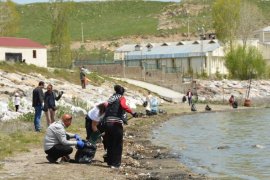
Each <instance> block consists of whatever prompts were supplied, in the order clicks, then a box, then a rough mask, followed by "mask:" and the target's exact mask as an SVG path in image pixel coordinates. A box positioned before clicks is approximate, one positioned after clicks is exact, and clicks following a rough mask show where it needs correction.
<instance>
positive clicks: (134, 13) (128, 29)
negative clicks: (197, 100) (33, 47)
mask: <svg viewBox="0 0 270 180" xmlns="http://www.w3.org/2000/svg"><path fill="white" fill-rule="evenodd" d="M250 1H253V0H250ZM186 2H187V3H192V4H194V5H196V4H199V5H202V4H204V5H207V4H212V3H213V0H204V1H201V0H192V1H190V0H188V1H186ZM253 2H254V1H253ZM256 3H257V4H258V6H259V8H260V9H261V10H262V12H263V14H264V17H265V18H266V19H267V20H266V22H269V21H270V2H269V1H256ZM171 4H172V3H165V2H142V1H140V2H136V1H109V2H81V3H74V10H73V13H72V16H71V17H70V33H71V38H72V40H73V41H79V40H81V23H83V27H84V37H85V40H86V39H91V40H113V39H118V38H120V37H125V36H129V35H159V34H160V33H161V32H159V31H158V30H157V24H158V19H157V16H158V15H159V14H160V13H162V12H163V9H164V8H165V7H167V8H169V6H170V5H171ZM174 8H175V7H174ZM18 9H19V11H20V13H21V20H22V21H21V25H20V26H21V27H20V32H19V33H18V34H17V36H18V37H27V38H31V39H33V40H35V41H38V42H41V43H43V44H48V43H49V42H50V32H51V20H50V15H49V14H50V13H49V3H35V4H28V5H19V6H18ZM203 16H204V18H203ZM176 19H179V23H181V22H183V21H185V19H186V17H178V18H177V17H176ZM206 23H209V28H210V26H211V25H210V24H211V10H209V9H206V10H204V11H203V12H201V13H200V14H199V15H198V16H194V17H191V22H190V26H191V27H190V28H191V30H194V31H196V29H197V27H198V26H199V25H201V24H206ZM268 24H269V23H268ZM193 26H194V27H193ZM195 26H196V27H195ZM170 32H172V33H173V32H178V33H179V32H187V29H186V27H182V28H181V29H180V30H176V31H170Z"/></svg>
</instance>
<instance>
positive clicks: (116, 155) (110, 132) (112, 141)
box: [105, 85, 138, 168]
mask: <svg viewBox="0 0 270 180" xmlns="http://www.w3.org/2000/svg"><path fill="white" fill-rule="evenodd" d="M114 90H115V93H114V94H113V95H112V96H111V97H110V98H109V100H108V106H107V109H106V112H105V118H106V131H105V134H106V137H107V140H106V141H107V164H108V165H109V166H111V168H119V167H120V165H121V157H122V151H123V124H124V123H126V122H125V121H126V119H125V112H128V113H130V114H131V115H132V116H133V117H138V114H137V113H136V112H133V111H132V110H131V109H130V108H129V107H128V105H127V104H126V98H125V97H124V96H123V95H124V92H125V89H124V88H123V87H122V86H120V85H115V86H114Z"/></svg>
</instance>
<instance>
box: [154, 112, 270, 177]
mask: <svg viewBox="0 0 270 180" xmlns="http://www.w3.org/2000/svg"><path fill="white" fill-rule="evenodd" d="M152 136H153V143H154V144H157V145H160V146H165V147H169V148H171V149H172V151H173V153H176V154H179V155H180V156H179V157H180V161H181V162H182V163H184V164H185V165H187V166H188V167H189V168H191V169H192V170H193V171H194V172H196V173H202V174H206V175H207V176H209V177H214V178H217V179H248V180H257V179H260V180H261V179H270V109H259V110H244V111H235V112H217V113H195V114H192V115H184V116H180V117H176V118H173V119H171V120H170V121H167V122H165V123H164V124H163V125H162V127H160V128H158V129H156V130H154V131H153V135H152Z"/></svg>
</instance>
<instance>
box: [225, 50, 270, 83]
mask: <svg viewBox="0 0 270 180" xmlns="http://www.w3.org/2000/svg"><path fill="white" fill-rule="evenodd" d="M225 59H226V61H225V66H226V67H227V69H228V71H229V73H230V76H231V77H232V78H236V79H241V80H247V79H249V78H256V77H257V78H258V77H261V76H262V75H263V74H264V72H265V68H266V62H265V61H264V59H263V57H262V54H261V52H260V51H259V50H258V49H257V48H255V47H252V46H248V47H243V46H238V47H237V48H235V49H231V50H230V51H229V52H228V53H227V54H226V56H225Z"/></svg>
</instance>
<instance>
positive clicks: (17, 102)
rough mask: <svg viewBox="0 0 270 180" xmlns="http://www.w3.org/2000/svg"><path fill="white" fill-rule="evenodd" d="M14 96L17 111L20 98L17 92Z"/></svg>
mask: <svg viewBox="0 0 270 180" xmlns="http://www.w3.org/2000/svg"><path fill="white" fill-rule="evenodd" d="M14 96H15V97H14V105H15V110H16V112H18V110H19V106H20V103H21V98H20V96H19V93H15V94H14Z"/></svg>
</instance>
